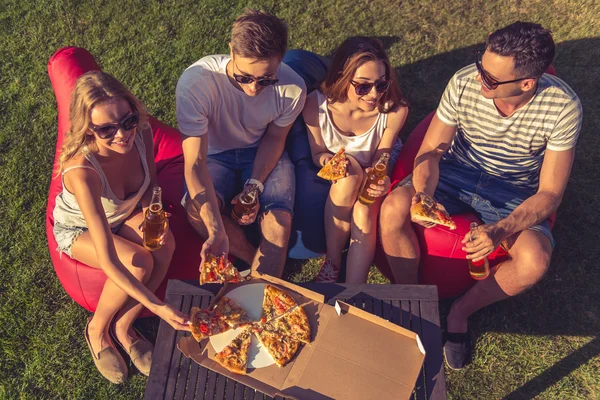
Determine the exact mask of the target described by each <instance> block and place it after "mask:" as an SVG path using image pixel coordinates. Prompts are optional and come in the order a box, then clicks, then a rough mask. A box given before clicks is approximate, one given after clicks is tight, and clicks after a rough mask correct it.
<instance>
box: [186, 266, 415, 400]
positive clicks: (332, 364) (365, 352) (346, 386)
mask: <svg viewBox="0 0 600 400" xmlns="http://www.w3.org/2000/svg"><path fill="white" fill-rule="evenodd" d="M265 284H272V285H275V286H278V287H280V288H282V289H284V290H286V291H287V292H288V293H289V294H290V295H292V296H293V297H294V299H295V300H296V301H297V302H298V304H301V305H302V306H303V307H304V310H305V312H306V314H307V315H308V318H309V321H310V325H311V334H312V342H311V343H309V344H303V345H302V346H301V347H300V349H299V350H298V352H297V353H296V356H295V357H294V358H293V359H292V360H291V361H290V362H289V363H288V364H287V365H286V366H285V367H278V366H277V365H276V364H274V363H273V364H272V365H268V366H266V365H264V364H265V363H264V361H265V359H264V358H262V357H261V356H260V353H261V352H262V354H263V355H264V352H266V350H264V349H263V350H264V352H263V350H255V354H253V351H252V349H251V351H250V356H249V368H248V370H247V374H246V375H238V374H234V373H232V372H229V371H228V370H226V369H225V368H223V367H221V365H219V364H218V363H217V362H216V361H213V359H214V355H215V354H216V353H217V351H215V348H214V347H213V345H217V347H219V346H221V347H224V346H225V344H222V343H218V341H215V340H213V339H215V338H216V336H215V337H213V338H211V339H210V340H209V339H205V340H203V341H201V342H200V343H198V342H196V340H195V339H194V338H193V337H192V336H185V337H183V338H182V339H181V340H180V341H179V342H178V343H177V347H178V348H179V350H180V351H181V352H182V353H183V354H184V355H185V356H186V357H189V358H191V359H193V360H194V361H196V362H197V363H198V364H200V365H202V366H204V367H206V368H208V369H210V370H213V371H215V372H218V373H220V374H222V375H225V376H227V377H230V378H232V379H234V380H236V381H238V382H240V383H242V384H244V385H246V386H249V387H252V388H253V389H256V390H259V391H261V392H264V393H266V394H267V395H269V396H271V397H275V396H276V395H281V396H285V397H288V398H292V399H348V400H350V399H378V400H379V399H388V398H397V399H408V398H410V396H411V395H412V393H413V388H414V386H415V383H416V380H417V377H418V375H419V372H420V370H421V366H422V365H423V361H424V359H425V350H424V349H423V346H422V344H421V341H420V339H419V337H418V335H417V334H416V333H414V332H412V331H409V330H407V329H404V328H402V327H400V326H398V325H396V324H393V323H391V322H389V321H386V320H384V319H382V318H379V317H377V316H375V315H373V314H371V313H369V312H366V311H363V310H361V309H359V308H356V307H353V306H351V305H349V304H346V303H343V302H340V301H338V302H336V304H335V306H331V305H328V304H325V303H324V296H323V295H321V294H319V293H316V292H313V291H311V290H308V289H305V288H302V287H300V286H297V285H294V284H293V283H290V282H286V281H283V280H281V279H277V278H274V277H272V276H269V275H264V274H260V273H257V272H252V274H251V279H250V280H249V281H246V282H243V283H240V284H235V285H225V286H224V287H223V289H222V290H221V291H220V292H219V293H218V294H217V296H216V297H215V299H214V301H213V303H214V302H216V301H217V300H218V299H219V298H220V297H221V296H223V295H225V294H227V295H228V296H230V297H232V298H233V299H234V300H236V301H238V302H239V303H240V305H242V307H244V308H246V309H247V311H248V312H249V314H250V315H251V316H253V315H252V313H251V312H250V311H251V310H250V309H248V308H249V305H248V304H245V303H244V300H246V303H250V302H252V303H253V305H252V307H250V308H254V309H255V310H256V308H257V306H256V303H260V305H258V309H260V308H261V307H262V297H261V298H260V300H257V299H256V298H254V299H253V298H251V297H252V293H256V292H260V290H263V289H264V285H265ZM250 285H259V286H254V287H251V286H250ZM244 286H248V287H246V288H245V289H243V287H244ZM257 288H258V289H257ZM248 293H250V295H248V296H247V297H244V296H245V295H246V294H248ZM240 296H241V297H240ZM236 297H237V298H236ZM240 298H241V299H242V301H239V300H240ZM254 312H256V311H254ZM259 313H260V311H259ZM226 334H227V332H226V333H223V334H221V335H226ZM229 334H230V337H231V338H233V337H235V336H236V333H234V331H229ZM221 335H217V336H221ZM228 340H230V339H227V341H228ZM252 340H253V346H256V345H255V343H257V342H258V340H257V339H256V338H255V337H253V338H252ZM221 342H223V341H222V340H221ZM215 343H216V344H215ZM219 350H220V349H219ZM256 351H259V353H258V354H256ZM267 356H268V353H267ZM268 358H269V360H271V359H270V357H268ZM271 362H272V360H271ZM252 363H256V365H257V366H256V367H251V366H250V364H252ZM267 364H268V363H267Z"/></svg>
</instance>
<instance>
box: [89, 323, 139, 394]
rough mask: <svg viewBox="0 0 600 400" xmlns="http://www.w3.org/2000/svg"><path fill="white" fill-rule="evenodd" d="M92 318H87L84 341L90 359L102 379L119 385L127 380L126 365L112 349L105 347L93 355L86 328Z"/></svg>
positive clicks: (117, 352) (115, 350) (114, 349)
mask: <svg viewBox="0 0 600 400" xmlns="http://www.w3.org/2000/svg"><path fill="white" fill-rule="evenodd" d="M91 320H92V317H89V318H88V320H87V323H86V324H85V331H84V334H85V341H86V342H87V345H88V347H89V349H90V352H91V353H92V357H93V358H94V364H95V365H96V368H97V369H98V371H100V373H101V374H102V376H103V377H105V378H106V379H108V380H109V381H110V382H112V383H115V384H119V383H123V382H125V380H126V379H127V374H128V369H127V364H126V363H125V360H124V359H123V357H121V354H120V353H119V351H118V350H117V349H116V348H114V347H110V346H109V347H107V348H105V349H103V350H100V352H99V353H98V354H95V353H94V350H93V349H92V344H91V343H90V337H89V334H88V326H89V325H90V321H91Z"/></svg>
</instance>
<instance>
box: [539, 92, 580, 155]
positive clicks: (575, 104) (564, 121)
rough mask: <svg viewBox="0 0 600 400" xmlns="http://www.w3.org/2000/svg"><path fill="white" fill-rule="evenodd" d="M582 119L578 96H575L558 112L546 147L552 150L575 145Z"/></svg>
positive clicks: (564, 148) (560, 149) (567, 148)
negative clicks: (558, 114)
mask: <svg viewBox="0 0 600 400" xmlns="http://www.w3.org/2000/svg"><path fill="white" fill-rule="evenodd" d="M582 120H583V109H582V108H581V102H580V101H579V98H577V97H576V98H574V99H572V100H571V101H570V102H569V104H568V105H567V106H566V107H565V108H564V109H563V110H562V112H561V113H560V116H559V117H558V121H557V123H556V126H555V127H554V129H553V130H552V133H551V134H550V138H549V139H548V144H547V145H546V147H547V148H548V149H550V150H553V151H564V150H569V149H571V148H573V147H575V145H576V144H577V139H578V138H579V132H580V131H581V123H582Z"/></svg>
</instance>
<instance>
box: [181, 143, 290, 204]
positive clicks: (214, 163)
mask: <svg viewBox="0 0 600 400" xmlns="http://www.w3.org/2000/svg"><path fill="white" fill-rule="evenodd" d="M257 151H258V148H256V147H251V148H244V149H232V150H227V151H223V152H221V153H217V154H211V155H209V156H208V158H207V160H206V165H207V167H208V174H209V175H210V179H211V180H212V182H213V186H214V188H215V192H216V194H217V198H218V199H219V201H220V202H221V205H222V207H223V209H229V208H231V204H230V203H231V200H232V199H233V197H234V196H236V195H237V194H239V193H240V192H241V191H242V189H243V187H244V183H245V182H246V180H248V179H250V177H251V175H252V168H253V167H254V159H255V158H256V152H257ZM264 186H265V190H264V191H263V193H262V194H261V195H260V197H259V201H260V212H261V213H264V212H266V211H269V210H282V211H286V212H288V213H290V214H291V215H292V216H293V215H294V197H295V194H296V175H295V172H294V165H293V164H292V162H291V161H290V158H289V157H288V154H287V152H285V151H284V152H283V154H282V156H281V158H280V159H279V161H278V162H277V164H276V165H275V168H273V171H271V174H270V175H269V176H268V177H267V180H266V181H265V182H264ZM188 195H189V194H188V189H187V185H186V186H185V188H184V200H185V198H187V196H188Z"/></svg>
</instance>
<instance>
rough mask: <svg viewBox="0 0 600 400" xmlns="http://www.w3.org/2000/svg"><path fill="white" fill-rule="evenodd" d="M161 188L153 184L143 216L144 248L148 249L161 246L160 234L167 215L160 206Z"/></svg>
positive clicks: (163, 228)
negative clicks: (148, 204) (150, 196)
mask: <svg viewBox="0 0 600 400" xmlns="http://www.w3.org/2000/svg"><path fill="white" fill-rule="evenodd" d="M161 196H162V189H161V188H160V186H154V188H153V189H152V200H151V201H150V207H148V209H147V210H146V215H145V216H144V240H143V244H144V248H146V249H147V250H150V251H154V250H158V249H160V248H161V246H162V244H161V243H160V238H161V236H162V235H163V234H164V233H165V227H166V222H167V221H166V219H167V216H166V214H165V212H164V210H163V208H162V199H161Z"/></svg>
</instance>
